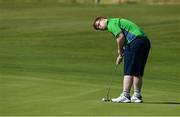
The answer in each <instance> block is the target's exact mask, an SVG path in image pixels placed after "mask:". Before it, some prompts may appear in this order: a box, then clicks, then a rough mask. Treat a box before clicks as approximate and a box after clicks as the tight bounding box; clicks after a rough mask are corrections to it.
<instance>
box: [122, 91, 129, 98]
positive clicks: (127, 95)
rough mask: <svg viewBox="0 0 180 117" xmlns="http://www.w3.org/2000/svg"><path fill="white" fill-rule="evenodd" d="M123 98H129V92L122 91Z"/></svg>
mask: <svg viewBox="0 0 180 117" xmlns="http://www.w3.org/2000/svg"><path fill="white" fill-rule="evenodd" d="M122 94H123V95H124V96H126V97H129V96H130V93H129V92H127V91H123V93H122Z"/></svg>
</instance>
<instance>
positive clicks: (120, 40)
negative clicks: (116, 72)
mask: <svg viewBox="0 0 180 117" xmlns="http://www.w3.org/2000/svg"><path fill="white" fill-rule="evenodd" d="M124 41H125V37H124V34H123V33H120V34H119V37H118V38H117V39H116V42H117V48H118V54H119V55H121V56H122V54H123V44H124Z"/></svg>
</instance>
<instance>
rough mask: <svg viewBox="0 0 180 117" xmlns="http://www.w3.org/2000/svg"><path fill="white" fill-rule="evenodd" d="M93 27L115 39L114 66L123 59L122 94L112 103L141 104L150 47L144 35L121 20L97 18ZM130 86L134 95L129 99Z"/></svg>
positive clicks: (130, 24) (134, 25)
mask: <svg viewBox="0 0 180 117" xmlns="http://www.w3.org/2000/svg"><path fill="white" fill-rule="evenodd" d="M93 26H94V28H95V29H96V30H101V31H104V30H108V31H109V32H111V33H112V34H113V35H114V37H115V38H116V42H117V53H118V56H117V59H116V64H120V63H121V62H122V60H123V58H124V80H123V92H122V93H121V94H120V96H119V97H118V98H113V99H112V102H124V103H129V102H135V103H142V102H143V99H142V96H141V94H140V92H141V87H142V77H143V73H144V68H145V64H146V61H147V58H148V54H149V50H150V46H151V45H150V41H149V39H148V38H147V36H146V34H145V33H144V32H143V30H142V29H141V28H140V27H139V26H137V25H136V24H135V23H133V22H132V21H129V20H127V19H123V18H106V17H97V18H96V19H95V21H94V24H93ZM132 85H133V86H134V94H133V96H132V97H131V96H130V90H131V87H132Z"/></svg>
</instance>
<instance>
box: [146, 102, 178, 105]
mask: <svg viewBox="0 0 180 117" xmlns="http://www.w3.org/2000/svg"><path fill="white" fill-rule="evenodd" d="M144 103H145V104H175V105H180V102H144Z"/></svg>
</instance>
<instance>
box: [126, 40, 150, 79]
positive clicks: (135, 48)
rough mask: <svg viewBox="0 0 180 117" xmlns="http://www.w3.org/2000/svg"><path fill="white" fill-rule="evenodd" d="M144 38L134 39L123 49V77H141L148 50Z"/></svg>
mask: <svg viewBox="0 0 180 117" xmlns="http://www.w3.org/2000/svg"><path fill="white" fill-rule="evenodd" d="M150 47H151V45H150V41H149V39H148V38H146V37H143V38H142V37H141V38H136V39H135V40H133V41H132V42H131V43H130V44H128V45H126V46H125V48H124V75H133V76H138V77H139V76H143V73H144V68H145V65H146V61H147V58H148V54H149V50H150Z"/></svg>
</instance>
